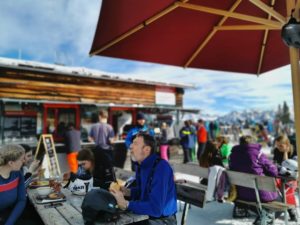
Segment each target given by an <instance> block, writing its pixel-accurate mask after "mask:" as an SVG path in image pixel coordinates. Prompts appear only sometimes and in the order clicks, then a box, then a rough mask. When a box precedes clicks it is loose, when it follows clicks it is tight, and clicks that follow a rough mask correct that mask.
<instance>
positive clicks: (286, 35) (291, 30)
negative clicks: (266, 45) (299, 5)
mask: <svg viewBox="0 0 300 225" xmlns="http://www.w3.org/2000/svg"><path fill="white" fill-rule="evenodd" d="M281 38H282V40H283V42H284V43H285V44H286V45H287V46H289V47H295V48H300V23H299V22H297V20H296V19H295V18H294V17H293V16H292V17H291V19H290V20H289V22H288V23H287V24H285V25H284V26H283V27H282V29H281Z"/></svg>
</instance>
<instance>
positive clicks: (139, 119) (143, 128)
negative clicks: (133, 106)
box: [125, 112, 154, 171]
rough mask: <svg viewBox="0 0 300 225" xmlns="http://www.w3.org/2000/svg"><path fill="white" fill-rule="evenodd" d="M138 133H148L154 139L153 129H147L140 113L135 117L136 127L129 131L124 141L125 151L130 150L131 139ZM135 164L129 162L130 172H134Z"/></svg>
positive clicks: (143, 117) (143, 116)
mask: <svg viewBox="0 0 300 225" xmlns="http://www.w3.org/2000/svg"><path fill="white" fill-rule="evenodd" d="M140 132H143V133H148V134H149V135H151V136H153V137H154V131H153V129H151V128H149V127H148V126H147V125H146V120H145V115H144V113H142V112H138V113H137V115H136V126H135V127H133V128H132V129H131V130H129V131H128V133H127V136H126V139H125V145H126V148H127V149H130V145H131V144H132V141H133V139H134V138H135V137H136V135H137V134H138V133H140ZM135 166H136V165H135V163H134V162H133V161H131V170H132V171H135Z"/></svg>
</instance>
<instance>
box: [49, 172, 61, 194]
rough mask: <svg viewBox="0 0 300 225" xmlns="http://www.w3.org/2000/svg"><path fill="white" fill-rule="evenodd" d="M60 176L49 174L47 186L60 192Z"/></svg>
mask: <svg viewBox="0 0 300 225" xmlns="http://www.w3.org/2000/svg"><path fill="white" fill-rule="evenodd" d="M61 183H62V176H51V177H49V186H50V188H52V189H53V191H54V192H56V193H60V192H61V187H62V185H61Z"/></svg>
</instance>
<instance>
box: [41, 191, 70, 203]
mask: <svg viewBox="0 0 300 225" xmlns="http://www.w3.org/2000/svg"><path fill="white" fill-rule="evenodd" d="M63 201H66V196H65V195H64V194H62V193H50V194H49V195H47V196H39V195H36V196H35V202H36V203H37V204H45V203H51V202H63Z"/></svg>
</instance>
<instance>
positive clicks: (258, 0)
mask: <svg viewBox="0 0 300 225" xmlns="http://www.w3.org/2000/svg"><path fill="white" fill-rule="evenodd" d="M249 2H251V3H252V4H254V5H256V6H257V7H258V8H260V9H261V10H263V11H265V12H266V13H268V14H269V15H270V16H272V17H274V18H275V19H277V20H278V21H279V22H281V23H282V24H284V23H285V22H286V19H285V17H284V16H282V15H281V14H280V13H278V12H277V11H275V10H274V8H273V6H271V7H270V6H268V5H266V4H265V3H264V2H263V1H261V0H249ZM271 5H274V4H271ZM270 19H271V18H270Z"/></svg>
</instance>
